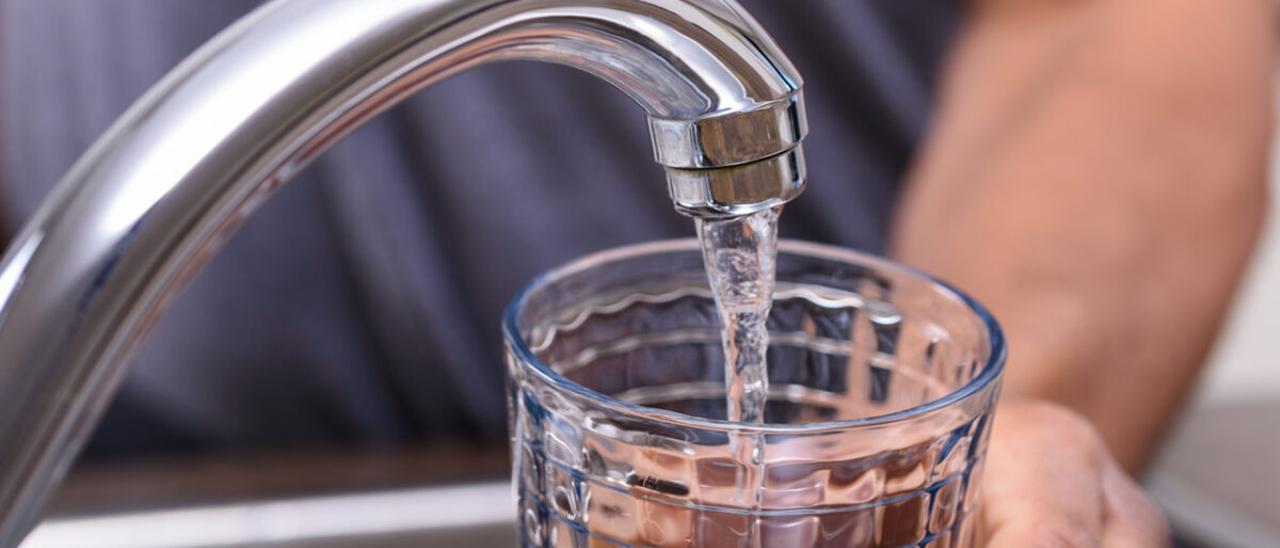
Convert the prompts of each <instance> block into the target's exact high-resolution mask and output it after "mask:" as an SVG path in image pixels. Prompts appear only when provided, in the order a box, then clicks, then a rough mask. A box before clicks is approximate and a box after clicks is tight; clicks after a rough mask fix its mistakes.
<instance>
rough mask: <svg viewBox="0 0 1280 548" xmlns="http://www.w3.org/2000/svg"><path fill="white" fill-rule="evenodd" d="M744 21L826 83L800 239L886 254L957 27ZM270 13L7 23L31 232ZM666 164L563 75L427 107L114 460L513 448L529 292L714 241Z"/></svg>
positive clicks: (211, 320) (302, 212) (11, 119)
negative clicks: (513, 385) (150, 96)
mask: <svg viewBox="0 0 1280 548" xmlns="http://www.w3.org/2000/svg"><path fill="white" fill-rule="evenodd" d="M743 3H744V4H745V5H746V7H747V8H748V10H749V11H751V12H752V13H754V14H755V15H756V16H757V17H758V18H759V19H760V20H761V22H762V23H763V24H764V26H765V27H766V28H767V29H769V30H770V31H771V32H772V33H773V34H774V35H775V37H776V38H777V39H778V41H779V42H780V43H781V45H782V47H783V49H784V50H785V51H787V52H788V54H789V56H790V57H791V58H792V60H793V61H794V62H795V64H796V65H797V66H798V67H799V69H800V70H801V72H802V74H803V75H804V77H805V79H806V87H805V95H806V99H807V101H808V105H809V117H810V120H811V125H812V133H811V135H810V136H809V138H808V139H807V141H806V152H807V156H808V159H809V163H810V172H811V180H810V185H809V190H808V192H807V193H806V194H805V195H804V196H803V197H801V198H800V199H799V200H797V201H795V202H793V204H792V205H790V206H788V209H787V212H786V214H785V215H784V216H783V228H782V235H783V236H784V237H788V238H803V239H809V240H818V241H826V242H832V243H836V244H839V245H844V246H849V247H854V248H859V249H863V250H870V251H880V250H881V249H882V245H883V244H882V242H883V240H884V235H885V229H886V224H887V221H888V218H889V215H890V212H891V208H892V204H893V199H894V195H895V192H896V189H897V183H898V180H899V179H900V177H901V176H902V172H903V170H904V168H905V166H906V164H907V162H908V160H909V159H910V157H911V154H912V151H913V147H914V145H915V143H916V142H917V140H918V139H919V137H920V135H921V133H922V131H923V130H924V127H925V124H926V119H927V114H928V112H929V104H930V98H931V97H930V96H931V90H932V89H933V84H934V80H935V74H936V71H937V67H938V64H939V58H940V55H941V54H942V52H943V50H944V49H945V46H946V45H947V43H948V41H949V40H950V37H951V34H952V31H953V27H954V26H955V22H956V19H957V15H958V14H957V13H956V9H957V8H956V7H955V6H954V5H952V4H950V3H947V2H939V1H937V0H794V1H792V0H788V1H782V0H745V1H744V2H743ZM257 4H258V2H256V1H247V0H218V1H216V2H205V1H195V0H175V1H168V0H112V1H110V2H104V1H102V0H0V207H2V208H3V210H2V212H3V219H4V221H5V224H6V226H5V228H6V230H7V231H8V232H7V234H13V233H14V231H16V229H17V228H18V227H19V226H20V225H21V223H22V222H23V221H24V220H25V219H27V218H28V217H29V216H30V215H31V213H32V212H33V210H34V209H35V207H36V206H37V204H38V203H39V201H40V200H41V199H42V198H43V197H44V196H45V195H46V194H47V193H48V192H49V190H50V189H51V188H52V187H53V185H54V184H55V183H56V182H57V181H58V180H59V179H60V177H61V176H62V174H63V173H64V172H65V171H66V170H67V169H68V168H69V167H70V165H71V164H72V162H74V161H75V159H76V158H77V157H78V156H79V155H80V154H81V153H82V152H83V151H84V150H85V149H86V148H88V147H89V145H90V144H91V143H92V142H93V140H94V139H95V138H96V137H97V136H98V135H99V134H101V133H102V132H103V131H104V130H105V129H106V128H107V126H108V125H109V124H110V123H111V122H112V121H113V120H114V119H115V118H116V117H117V116H119V115H120V114H121V113H122V112H123V111H124V109H125V108H127V107H128V105H129V104H130V103H131V102H133V101H134V100H135V99H136V98H137V97H138V96H139V95H141V94H142V93H143V92H144V91H145V90H146V89H147V88H148V87H149V86H150V85H151V84H152V83H154V82H155V81H156V80H158V79H159V78H160V77H161V76H162V75H163V74H164V73H165V72H167V71H168V70H169V69H171V68H172V67H173V66H174V65H175V64H176V63H177V62H178V61H180V60H181V59H182V58H183V57H184V56H185V55H187V54H188V53H190V52H191V51H192V50H194V49H195V48H196V47H197V46H198V45H199V44H200V43H202V42H203V41H204V40H206V39H208V38H209V37H211V36H212V35H213V34H214V33H216V32H217V31H218V30H220V29H221V28H223V27H225V26H226V25H228V24H229V23H231V22H232V21H234V20H235V19H236V18H237V17H239V16H241V15H243V14H245V13H247V12H248V11H249V10H251V9H252V8H253V7H254V6H256V5H257ZM494 151H498V154H495V153H494ZM650 154H651V153H650V150H649V144H648V136H647V135H646V133H645V125H644V123H643V117H642V113H641V112H640V111H639V109H638V108H637V107H635V106H634V105H633V104H631V103H630V101H629V100H628V99H627V98H625V97H624V96H623V95H622V94H620V93H618V92H616V91H615V90H613V89H612V88H609V87H608V86H607V85H605V84H603V83H601V82H598V81H595V80H594V79H592V78H591V77H589V76H586V75H583V74H579V73H576V72H573V71H571V70H570V69H566V68H562V67H554V66H544V65H537V64H531V63H523V64H506V65H498V66H489V67H482V68H480V69H477V70H473V71H471V72H469V73H466V74H463V75H461V76H458V77H455V78H453V79H451V80H449V81H446V82H443V83H441V84H438V85H436V86H435V87H433V88H431V89H429V90H427V91H425V92H423V93H421V94H419V95H418V96H415V97H413V98H411V99H409V100H408V101H406V102H405V103H404V104H403V105H401V106H399V107H397V108H396V109H394V110H393V111H392V112H390V113H389V114H387V115H384V116H381V117H379V118H378V119H376V120H374V121H373V122H371V123H370V124H368V125H367V126H366V127H364V128H362V129H360V130H358V131H357V132H356V133H355V134H353V135H352V136H351V137H349V138H348V139H346V140H345V141H344V142H342V143H340V144H339V145H338V146H337V147H335V148H334V149H333V150H332V151H331V152H329V153H327V154H326V155H325V156H324V157H322V158H321V159H320V160H319V161H317V162H316V163H315V164H314V165H313V166H312V167H311V168H309V169H308V170H306V172H305V173H304V174H303V175H302V176H301V177H299V180H297V181H296V182H295V183H293V184H292V185H290V186H289V187H288V188H287V189H286V190H284V191H282V192H281V193H280V194H279V195H278V196H277V197H276V198H274V199H273V200H272V201H271V202H270V203H269V204H267V205H266V206H265V207H264V208H263V209H262V210H261V211H260V212H259V213H258V214H257V215H256V216H255V217H254V218H253V219H252V220H251V221H250V222H248V223H247V224H246V225H245V226H244V228H243V230H242V231H241V232H240V234H239V235H238V236H237V237H236V238H234V239H233V240H232V241H231V242H230V243H229V244H228V245H227V247H226V248H225V250H224V251H223V252H222V254H221V255H220V256H219V257H218V258H217V259H215V260H214V261H213V263H212V264H210V265H209V267H208V269H207V270H206V271H205V272H204V273H203V274H202V275H201V276H200V277H199V278H198V279H197V280H196V281H195V282H194V283H193V285H192V286H191V287H190V289H189V290H188V291H187V292H186V293H185V295H184V296H183V297H182V298H180V299H179V301H178V302H177V303H176V305H175V306H174V307H173V308H172V310H171V311H170V312H169V314H168V316H166V318H165V320H164V321H163V322H162V323H161V325H160V326H159V327H158V328H157V329H156V331H155V332H154V334H153V335H152V337H151V338H150V340H149V342H148V344H146V346H145V348H144V349H143V350H142V351H141V353H140V354H139V355H138V357H137V363H136V365H135V366H134V367H133V369H132V371H131V373H130V375H129V377H128V380H127V381H126V383H125V385H124V387H123V389H122V391H121V393H120V396H119V398H118V399H117V401H116V403H115V405H114V406H113V407H112V410H111V411H110V412H109V413H108V416H107V418H106V419H105V420H104V424H103V426H102V427H101V428H100V430H99V432H98V434H97V436H96V438H95V441H94V443H93V444H92V446H91V449H90V451H91V454H106V453H113V452H138V451H160V450H188V449H192V450H198V449H207V448H245V447H260V446H282V445H290V444H292V445H297V444H332V443H378V442H402V441H422V440H426V439H428V438H430V437H433V436H442V435H460V434H461V435H481V436H492V437H497V436H500V435H501V433H502V432H503V430H504V428H505V410H504V404H503V400H502V369H501V366H500V363H501V362H500V360H499V352H500V338H499V330H498V321H499V316H500V314H501V309H502V307H503V306H504V304H505V302H506V301H507V299H509V298H510V297H511V295H512V294H513V293H514V291H515V290H516V289H517V288H518V287H519V286H520V285H521V284H522V283H523V282H524V281H525V280H527V279H529V278H530V277H532V276H533V275H535V274H537V273H538V272H540V271H542V270H545V269H547V268H550V267H552V266H554V265H556V264H558V263H561V262H563V261H566V260H569V259H572V258H574V257H577V256H579V255H583V254H585V253H588V252H591V251H595V250H599V249H602V248H606V247H610V246H616V245H620V244H626V243H632V242H639V241H644V240H652V239H657V238H670V237H683V236H690V235H692V233H693V232H692V231H693V227H692V223H691V222H690V221H689V220H688V219H686V218H684V217H681V216H679V215H677V214H676V213H675V212H674V211H673V210H672V208H671V204H670V201H669V200H668V198H667V196H666V191H665V187H664V182H663V178H662V174H661V171H660V170H659V168H658V167H657V166H656V165H655V164H653V162H652V160H651V156H650Z"/></svg>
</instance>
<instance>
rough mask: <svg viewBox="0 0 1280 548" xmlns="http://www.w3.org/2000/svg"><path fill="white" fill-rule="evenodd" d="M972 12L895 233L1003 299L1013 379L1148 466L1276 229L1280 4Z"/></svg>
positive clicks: (904, 252) (1237, 1)
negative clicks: (1272, 140) (1260, 239)
mask: <svg viewBox="0 0 1280 548" xmlns="http://www.w3.org/2000/svg"><path fill="white" fill-rule="evenodd" d="M975 8H976V12H977V15H975V17H974V20H973V21H972V24H971V27H970V28H969V30H968V32H967V33H966V35H965V36H964V38H963V39H962V41H961V43H960V45H959V48H958V50H957V51H956V53H955V55H954V58H953V60H952V65H951V67H950V72H949V76H948V78H947V80H946V84H945V85H944V90H943V94H942V96H941V97H940V105H941V107H940V112H939V115H938V117H937V118H936V123H935V126H934V128H933V130H932V132H931V136H930V140H929V142H928V143H927V144H926V148H925V150H924V153H923V154H922V156H921V158H920V160H919V162H918V165H917V168H916V170H915V172H914V174H913V175H912V177H911V181H910V184H909V187H908V190H907V192H906V194H905V195H904V197H903V202H902V206H901V210H900V212H899V215H898V217H897V219H898V221H897V224H896V226H895V232H894V242H893V249H894V251H895V253H896V254H897V255H898V256H899V257H900V258H901V259H903V260H905V261H907V262H909V263H913V264H916V265H918V266H920V267H922V268H924V269H926V270H928V271H931V272H934V273H936V274H938V275H940V276H942V277H943V278H945V279H948V280H950V281H952V282H954V283H956V284H957V285H959V286H960V287H963V288H965V289H967V290H969V291H971V292H972V293H973V294H975V296H977V297H978V298H979V299H980V300H982V301H984V302H985V303H987V304H988V305H989V306H990V307H991V308H992V309H993V311H994V312H995V313H996V315H997V316H998V317H999V319H1000V320H1001V322H1002V324H1003V325H1004V326H1005V329H1006V331H1007V333H1008V335H1009V339H1010V348H1011V355H1010V366H1009V369H1008V371H1007V377H1006V381H1005V382H1006V385H1005V386H1006V388H1005V390H1006V393H1009V394H1016V395H1025V396H1032V397H1039V398H1046V399H1051V400H1054V401H1057V402H1060V403H1064V404H1066V405H1068V406H1070V407H1072V408H1074V409H1076V410H1077V411H1079V412H1081V413H1083V414H1084V415H1085V416H1087V417H1089V418H1090V419H1092V420H1093V422H1094V423H1095V424H1096V425H1097V426H1098V428H1099V429H1100V430H1101V432H1102V435H1103V437H1104V438H1105V440H1106V441H1107V443H1108V445H1109V446H1110V447H1111V449H1112V450H1113V451H1115V452H1116V454H1117V456H1118V457H1119V459H1120V461H1121V462H1122V463H1123V464H1124V465H1125V466H1126V467H1128V468H1130V469H1131V470H1133V469H1136V468H1137V467H1139V466H1140V465H1141V463H1142V462H1143V461H1144V459H1145V458H1146V456H1147V452H1148V451H1149V450H1150V449H1151V448H1152V446H1153V445H1154V443H1155V440H1156V439H1157V438H1158V436H1159V435H1160V433H1161V431H1162V430H1163V428H1164V426H1165V425H1166V424H1167V422H1168V420H1169V419H1170V418H1171V417H1172V415H1173V414H1174V412H1175V411H1176V409H1177V406H1178V404H1179V403H1180V402H1181V400H1182V399H1183V397H1184V396H1185V394H1186V392H1187V390H1188V388H1189V387H1190V385H1191V383H1192V381H1193V380H1194V379H1195V376H1196V371H1197V369H1198V368H1199V366H1200V364H1201V363H1202V361H1203V359H1204V357H1205V354H1206V353H1207V351H1208V349H1209V347H1210V345H1211V344H1212V341H1213V338H1214V335H1215V332H1216V330H1217V328H1218V325H1219V323H1220V321H1221V319H1222V316H1223V314H1224V312H1225V310H1226V308H1227V305H1228V304H1229V301H1230V298H1231V295H1232V292H1233V290H1234V287H1235V284H1236V282H1237V280H1238V278H1239V276H1240V273H1241V271H1242V269H1243V267H1244V265H1245V264H1246V262H1247V259H1248V257H1249V255H1250V252H1251V250H1252V247H1253V243H1254V240H1255V238H1256V236H1257V233H1258V229H1259V227H1260V224H1261V220H1262V216H1263V210H1262V208H1263V207H1264V204H1265V200H1264V199H1263V194H1264V193H1265V184H1264V177H1265V167H1266V158H1267V149H1268V143H1269V135H1270V127H1271V120H1272V119H1271V115H1270V105H1271V101H1272V94H1271V77H1272V73H1273V67H1274V63H1273V51H1272V50H1273V44H1272V34H1273V11H1272V7H1271V4H1270V3H1269V2H1266V1H1264V0H1221V1H1207V0H1161V1H1137V0H1077V1H1074V2H1048V1H1044V2H1018V1H1012V0H1007V1H989V2H982V3H980V4H979V5H977V6H975Z"/></svg>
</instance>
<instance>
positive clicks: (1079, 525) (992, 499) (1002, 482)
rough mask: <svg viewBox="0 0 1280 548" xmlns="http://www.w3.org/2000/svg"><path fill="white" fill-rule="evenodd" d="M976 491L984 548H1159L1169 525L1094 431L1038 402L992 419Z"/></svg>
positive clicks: (1005, 408)
mask: <svg viewBox="0 0 1280 548" xmlns="http://www.w3.org/2000/svg"><path fill="white" fill-rule="evenodd" d="M983 481H984V482H983V485H982V489H983V491H982V501H983V502H982V504H983V506H982V512H983V515H982V524H983V532H984V535H985V539H986V541H987V546H990V547H992V548H1006V547H1008V548H1025V547H1036V548H1039V547H1046V548H1048V547H1055V548H1056V547H1068V548H1076V547H1081V548H1084V547H1106V548H1113V547H1115V548H1121V547H1123V548H1129V547H1141V548H1145V547H1148V546H1151V547H1164V546H1169V545H1170V535H1169V528H1168V524H1167V523H1166V522H1165V520H1164V517H1163V515H1162V514H1161V513H1160V510H1159V509H1158V508H1157V507H1156V505H1155V504H1154V503H1153V502H1152V501H1151V500H1150V499H1148V498H1147V496H1146V495H1145V494H1143V492H1142V489H1141V488H1139V487H1138V485H1137V484H1136V483H1134V481H1133V480H1132V479H1130V478H1129V476H1128V475H1126V474H1125V472H1124V471H1123V470H1122V469H1121V468H1120V466H1119V465H1118V464H1116V461H1115V459H1114V458H1113V457H1112V456H1111V454H1110V452H1109V451H1108V450H1107V448H1106V446H1105V445H1104V444H1103V442H1102V438H1101V437H1100V436H1099V435H1098V433H1097V431H1096V430H1095V429H1094V427H1093V426H1092V425H1091V424H1089V422H1088V421H1086V420H1085V419H1084V418H1083V417H1081V416H1080V415H1078V414H1076V413H1075V412H1073V411H1071V410H1069V409H1067V408H1065V407H1061V406H1058V405H1056V404H1052V403H1048V402H1043V401H1036V400H1009V401H1004V402H1001V403H1000V407H999V408H998V409H997V411H996V421H995V430H994V431H993V432H992V433H991V444H990V446H989V448H988V450H987V465H986V472H985V477H984V480H983Z"/></svg>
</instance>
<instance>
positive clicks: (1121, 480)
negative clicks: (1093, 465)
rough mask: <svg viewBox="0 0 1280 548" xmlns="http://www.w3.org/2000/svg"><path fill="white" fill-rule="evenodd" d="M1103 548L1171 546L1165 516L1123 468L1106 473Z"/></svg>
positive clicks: (1104, 481) (1104, 473)
mask: <svg viewBox="0 0 1280 548" xmlns="http://www.w3.org/2000/svg"><path fill="white" fill-rule="evenodd" d="M1102 496H1103V502H1104V510H1103V512H1104V514H1103V519H1104V525H1103V533H1102V535H1103V536H1102V539H1103V545H1104V546H1107V547H1108V548H1112V547H1114V548H1129V547H1135V548H1145V547H1147V546H1151V547H1154V548H1163V547H1165V546H1170V545H1171V542H1172V541H1171V536H1170V533H1169V524H1168V522H1167V521H1166V520H1165V519H1164V514H1163V513H1161V512H1160V508H1159V507H1157V506H1156V505H1155V503H1154V502H1152V501H1151V499H1149V498H1147V496H1146V494H1145V493H1143V492H1142V488H1141V487H1139V486H1138V484H1137V483H1135V482H1134V481H1133V480H1132V479H1130V478H1129V476H1128V474H1125V473H1124V471H1123V470H1121V469H1120V467H1119V465H1116V464H1115V463H1110V464H1109V465H1108V466H1107V467H1106V469H1105V470H1104V471H1103V476H1102Z"/></svg>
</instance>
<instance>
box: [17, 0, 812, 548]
mask: <svg viewBox="0 0 1280 548" xmlns="http://www.w3.org/2000/svg"><path fill="white" fill-rule="evenodd" d="M513 59H525V60H538V61H548V62H554V63H560V64H564V65H569V66H573V67H577V68H580V69H583V70H586V71H588V72H590V73H592V74H595V75H596V76H599V77H600V78H603V79H605V80H607V81H609V82H611V83H612V84H614V85H615V86H616V87H618V88H620V89H621V90H622V91H624V92H625V93H627V94H628V95H629V96H630V97H631V98H633V99H634V100H636V102H638V103H639V104H640V105H641V106H642V107H643V108H644V110H645V111H646V113H647V114H648V119H649V126H650V130H651V134H652V136H653V146H654V154H655V157H656V159H657V161H658V162H659V163H660V164H662V165H663V166H664V167H665V168H666V171H667V174H668V177H667V186H668V192H669V193H670V195H671V197H672V199H673V201H674V203H675V206H676V208H677V209H679V210H680V211H682V212H685V213H687V214H691V215H704V216H723V215H738V214H744V213H750V212H754V211H758V210H761V209H764V208H767V207H772V206H775V205H778V204H781V203H783V202H786V201H788V200H790V199H792V198H794V197H795V196H796V195H798V194H799V193H800V192H801V190H803V187H804V161H803V156H802V154H801V149H800V141H801V139H802V138H803V136H804V134H805V131H806V128H805V119H804V111H803V105H802V101H801V96H800V87H801V82H800V78H799V76H798V75H797V74H796V71H795V69H794V68H793V67H792V66H791V64H790V63H789V62H788V61H787V59H786V58H785V57H784V56H783V55H782V53H781V52H780V51H779V50H778V48H777V46H776V45H775V44H774V43H773V41H772V40H771V39H770V38H769V36H768V35H766V34H765V33H764V31H763V30H761V29H760V27H759V26H758V24H757V23H756V22H755V21H754V20H752V19H751V18H750V17H749V16H748V15H747V14H746V13H745V12H744V11H743V10H742V8H741V7H739V6H738V5H737V4H736V3H734V1H733V0H362V1H360V2H352V1H350V0H275V1H274V2H271V3H270V4H268V5H266V6H264V7H262V8H261V9H259V10H257V11H256V12H254V13H253V14H251V15H249V16H248V17H246V18H245V19H243V20H241V21H240V22H238V23H236V24H235V25H234V26H233V27H231V28H230V29H228V30H226V31H225V32H223V33H222V34H220V35H219V36H218V37H217V38H215V39H214V40H213V41H211V42H210V43H209V44H207V45H206V46H204V47H203V48H201V49H200V50H199V51H198V52H196V53H195V54H194V55H193V56H192V57H191V58H189V59H188V60H186V61H185V62H183V63H182V64H181V65H180V66H179V67H178V68H177V69H175V70H174V72H173V73H171V74H170V75H169V76H167V77H166V78H165V79H164V80H163V81H162V82H161V83H159V84H158V85H157V86H156V87H155V88H153V89H152V90H151V91H150V92H148V93H147V95H146V96H145V97H144V98H143V99H141V100H140V101H139V102H138V103H137V104H135V105H134V106H133V107H132V108H131V109H130V110H129V111H128V112H127V113H126V114H125V115H124V117H123V118H121V120H120V121H118V122H117V123H116V124H115V125H114V126H113V127H112V129H111V130H110V131H109V132H108V133H107V134H106V135H105V136H104V137H103V138H102V139H101V140H100V141H98V143H97V144H95V145H94V146H93V148H92V149H91V150H90V151H89V152H88V153H87V154H86V155H85V156H84V157H83V158H81V160H80V161H79V162H78V163H77V164H76V165H75V167H74V168H73V169H72V170H71V172H70V173H69V174H68V175H67V176H66V178H65V179H64V180H63V181H62V182H61V183H60V184H59V185H58V187H57V189H56V190H55V191H54V193H53V194H52V196H50V198H49V199H48V200H47V201H46V202H45V203H44V205H43V206H42V207H41V209H40V210H39V211H38V213H37V214H36V216H35V217H34V219H33V220H32V221H31V222H30V223H29V224H28V225H27V226H26V228H25V229H24V230H23V231H22V233H21V234H20V235H19V236H18V238H17V239H16V240H15V241H14V242H13V243H12V244H11V245H10V247H9V249H8V251H7V254H6V255H5V257H4V262H3V265H0V547H7V546H14V545H16V544H17V543H18V542H19V540H20V539H22V538H23V536H24V535H25V534H26V532H27V531H28V530H29V529H30V527H31V526H32V524H33V523H34V522H35V520H36V519H37V517H38V515H39V511H40V508H41V505H42V504H43V501H44V499H45V498H46V496H47V495H48V493H49V491H50V490H51V489H52V487H53V486H54V485H55V484H56V482H57V481H58V480H59V479H60V477H61V476H62V475H63V472H64V471H65V470H66V468H67V467H68V466H69V465H70V464H71V462H72V460H73V458H74V456H75V454H76V453H77V452H78V450H79V448H80V447H81V445H83V442H84V441H85V439H86V437H87V436H88V434H89V433H90V431H91V430H92V428H93V427H94V425H95V424H96V423H97V419H98V418H99V416H100V415H101V413H102V411H103V408H104V407H105V406H106V404H107V402H108V401H109V400H110V398H111V397H112V395H113V394H114V392H115V390H116V388H117V386H118V384H119V381H120V379H121V378H122V377H123V373H124V370H125V361H126V359H127V358H128V356H129V354H130V351H131V350H132V349H134V347H136V346H137V343H138V342H139V340H140V339H141V338H142V337H143V336H144V334H145V333H146V332H147V331H148V329H147V328H148V327H149V326H150V325H151V324H152V323H153V322H155V321H156V319H157V318H158V317H159V315H160V314H161V311H162V310H163V308H164V305H165V304H166V302H167V301H168V300H170V298H171V297H172V296H173V295H174V294H175V293H176V292H177V291H179V290H180V289H181V288H182V287H183V286H184V285H185V282H186V281H187V280H189V279H190V278H191V277H192V276H193V275H194V273H195V272H196V271H198V270H199V268H200V267H201V266H202V265H203V264H204V262H205V260H206V259H207V258H208V257H209V256H211V255H212V254H213V253H215V252H216V251H217V249H218V248H219V247H220V244H221V243H222V242H223V241H225V240H226V238H227V237H229V235H230V234H231V233H232V232H233V231H234V230H235V228H236V227H237V226H238V225H239V222H240V220H242V219H243V218H244V216H245V215H247V214H248V213H249V212H250V211H251V210H253V209H254V207H255V206H256V205H257V204H259V203H261V201H262V200H263V199H264V198H265V197H266V196H268V195H269V194H270V193H271V192H272V191H273V190H274V189H276V188H278V187H279V186H280V185H281V184H283V183H284V182H286V181H287V180H289V179H290V178H291V177H292V176H293V174H294V173H296V172H297V171H298V170H299V169H300V168H302V167H303V166H304V165H305V164H306V163H307V162H308V160H310V159H312V158H314V157H315V156H316V155H318V154H320V153H321V152H323V151H324V150H326V149H327V148H328V147H329V145H331V144H332V143H333V142H335V141H336V140H337V139H339V138H341V137H342V136H344V135H345V134H347V133H348V132H350V131H351V130H352V129H354V128H355V127H356V126H358V125H360V124H361V123H363V122H364V121H365V120H367V119H369V118H370V117H372V116H373V115H375V114H377V113H379V112H381V111H383V110H385V109H387V108H389V107H390V106H391V105H393V104H395V103H396V102H398V101H399V100H400V99H402V98H404V97H406V96H408V95H409V94H411V93H413V92H415V91H417V90H419V89H422V88H423V87H425V86H427V85H430V84H431V83H432V82H435V81H437V80H439V79H441V78H444V77H447V76H449V75H451V74H454V73H456V72H458V71H461V70H464V69H466V68H468V67H472V66H475V65H477V64H481V63H485V62H489V61H494V60H513ZM494 153H495V154H499V153H501V151H494ZM655 191H656V189H655Z"/></svg>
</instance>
